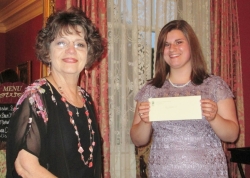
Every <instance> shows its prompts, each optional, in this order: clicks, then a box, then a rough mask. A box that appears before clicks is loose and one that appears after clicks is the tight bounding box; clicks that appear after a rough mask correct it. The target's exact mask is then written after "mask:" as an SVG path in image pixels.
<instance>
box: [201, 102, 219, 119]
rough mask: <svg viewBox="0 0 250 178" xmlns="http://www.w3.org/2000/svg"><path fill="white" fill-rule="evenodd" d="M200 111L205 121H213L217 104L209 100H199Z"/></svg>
mask: <svg viewBox="0 0 250 178" xmlns="http://www.w3.org/2000/svg"><path fill="white" fill-rule="evenodd" d="M201 109H202V115H203V116H205V117H206V119H207V121H212V120H214V119H215V117H216V115H217V112H218V106H217V103H215V102H214V101H212V100H210V99H202V100H201Z"/></svg>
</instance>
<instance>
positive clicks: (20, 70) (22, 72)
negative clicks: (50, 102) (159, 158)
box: [16, 61, 31, 85]
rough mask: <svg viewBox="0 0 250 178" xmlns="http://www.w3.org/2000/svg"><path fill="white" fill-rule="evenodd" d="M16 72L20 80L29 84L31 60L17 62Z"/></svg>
mask: <svg viewBox="0 0 250 178" xmlns="http://www.w3.org/2000/svg"><path fill="white" fill-rule="evenodd" d="M16 72H17V75H18V78H19V81H20V82H23V83H25V84H27V85H28V84H30V82H31V61H27V62H25V63H22V64H19V65H18V66H17V68H16Z"/></svg>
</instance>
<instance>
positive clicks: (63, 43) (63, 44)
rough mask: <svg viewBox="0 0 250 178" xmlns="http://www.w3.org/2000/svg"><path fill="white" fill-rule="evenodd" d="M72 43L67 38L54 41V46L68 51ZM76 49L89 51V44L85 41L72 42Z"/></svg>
mask: <svg viewBox="0 0 250 178" xmlns="http://www.w3.org/2000/svg"><path fill="white" fill-rule="evenodd" d="M70 43H71V41H69V40H68V39H66V38H57V39H55V41H54V43H53V44H54V46H55V47H56V48H58V49H67V48H69V46H70ZM72 43H73V45H74V48H75V49H77V50H81V51H82V50H86V49H87V43H86V42H85V40H80V39H79V40H75V41H72Z"/></svg>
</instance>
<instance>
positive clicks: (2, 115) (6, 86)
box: [0, 82, 27, 149]
mask: <svg viewBox="0 0 250 178" xmlns="http://www.w3.org/2000/svg"><path fill="white" fill-rule="evenodd" d="M26 86H27V84H25V83H22V82H14V83H11V82H6V83H3V84H1V85H0V149H5V143H6V140H7V133H8V125H9V122H10V118H11V116H12V113H13V109H14V107H15V105H16V103H17V101H18V99H19V97H20V96H21V95H22V94H23V92H24V90H25V88H26Z"/></svg>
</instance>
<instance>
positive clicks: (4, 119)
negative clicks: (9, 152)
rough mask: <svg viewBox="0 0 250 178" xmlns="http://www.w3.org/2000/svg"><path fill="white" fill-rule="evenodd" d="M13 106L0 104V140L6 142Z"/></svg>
mask: <svg viewBox="0 0 250 178" xmlns="http://www.w3.org/2000/svg"><path fill="white" fill-rule="evenodd" d="M14 107H15V104H0V140H1V141H6V139H7V133H8V125H9V122H10V118H11V115H12V113H13V108H14Z"/></svg>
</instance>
